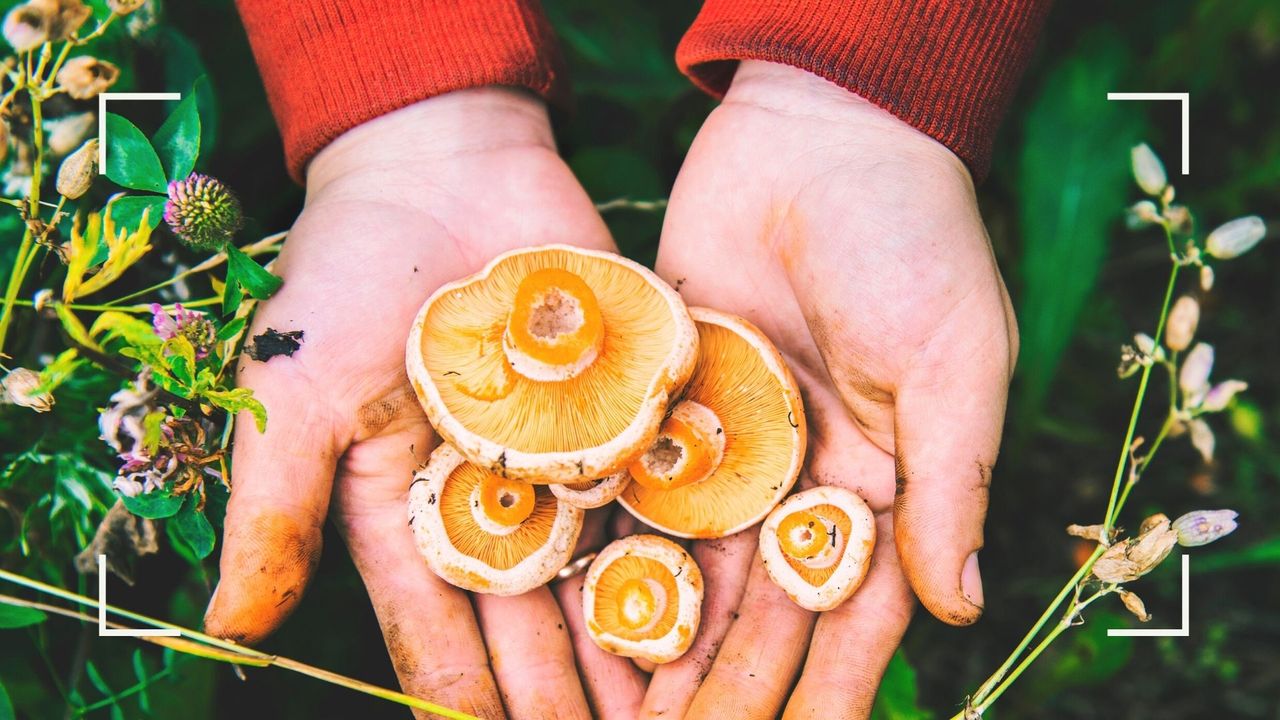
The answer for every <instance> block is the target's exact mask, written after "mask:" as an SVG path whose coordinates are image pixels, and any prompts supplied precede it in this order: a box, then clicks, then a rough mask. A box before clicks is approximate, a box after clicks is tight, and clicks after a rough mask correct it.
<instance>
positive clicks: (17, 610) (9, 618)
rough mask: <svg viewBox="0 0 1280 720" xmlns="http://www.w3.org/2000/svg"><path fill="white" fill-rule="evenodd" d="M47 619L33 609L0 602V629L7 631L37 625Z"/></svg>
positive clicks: (46, 616)
mask: <svg viewBox="0 0 1280 720" xmlns="http://www.w3.org/2000/svg"><path fill="white" fill-rule="evenodd" d="M48 617H49V616H48V615H45V614H44V613H43V612H41V611H39V610H36V609H35V608H29V607H22V606H21V605H10V604H8V603H6V602H3V601H0V629H6V630H7V629H11V628H21V627H27V626H28V625H38V624H40V623H42V622H44V621H45V619H46V618H48Z"/></svg>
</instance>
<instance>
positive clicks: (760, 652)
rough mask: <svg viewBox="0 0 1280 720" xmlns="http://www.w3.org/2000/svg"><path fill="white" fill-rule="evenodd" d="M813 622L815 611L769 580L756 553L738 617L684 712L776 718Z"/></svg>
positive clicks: (699, 715)
mask: <svg viewBox="0 0 1280 720" xmlns="http://www.w3.org/2000/svg"><path fill="white" fill-rule="evenodd" d="M813 624H814V614H813V613H811V612H809V611H808V610H805V609H803V608H801V607H799V606H798V605H796V604H795V603H793V602H791V600H790V599H789V598H788V597H787V595H786V593H785V592H783V591H782V589H781V588H779V587H778V586H777V585H774V584H773V582H772V581H771V580H769V576H768V575H767V574H766V573H765V569H764V565H763V564H762V563H761V562H760V558H759V554H758V553H757V554H756V556H755V559H754V560H753V561H752V563H751V576H750V578H749V579H748V580H747V589H746V592H745V594H744V595H743V598H742V605H741V606H740V607H739V608H738V617H737V619H735V620H734V621H733V625H732V626H731V627H730V628H729V633H728V634H727V635H725V638H724V644H723V645H722V646H721V648H720V652H719V653H718V654H717V655H716V660H715V663H714V664H713V665H712V666H711V672H710V673H708V674H707V679H706V681H705V682H703V684H702V687H701V688H699V689H698V694H697V695H695V696H694V698H693V704H692V705H691V706H690V707H689V712H688V713H687V714H686V715H685V717H686V718H715V719H718V718H741V719H743V720H753V719H757V718H758V719H759V720H771V719H772V718H776V717H777V716H778V713H779V712H780V711H781V710H782V705H783V703H784V701H785V700H786V698H787V693H788V692H789V691H790V690H791V685H792V683H793V682H795V678H796V675H797V674H798V673H799V672H800V666H801V665H802V664H803V663H804V657H805V649H806V648H807V647H809V637H810V635H811V634H812V632H813Z"/></svg>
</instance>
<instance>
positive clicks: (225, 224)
mask: <svg viewBox="0 0 1280 720" xmlns="http://www.w3.org/2000/svg"><path fill="white" fill-rule="evenodd" d="M164 219H165V222H167V223H169V227H170V228H171V229H172V230H173V232H174V234H175V235H177V236H178V238H179V239H181V240H182V241H183V242H184V243H185V244H186V245H187V247H189V248H192V249H193V250H201V251H204V250H216V249H218V248H220V247H222V244H223V243H224V242H227V241H228V240H230V239H231V238H232V237H234V236H235V234H236V231H237V230H239V229H240V223H241V222H243V219H244V218H243V215H241V212H240V201H239V200H237V199H236V196H235V195H233V194H232V193H231V191H230V190H228V189H227V186H225V185H223V184H222V183H221V182H219V181H218V180H216V179H214V178H211V177H208V176H207V175H201V174H199V173H191V174H190V175H188V176H187V178H186V179H185V180H174V181H173V182H171V183H169V200H168V202H166V203H165V204H164Z"/></svg>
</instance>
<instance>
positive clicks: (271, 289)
mask: <svg viewBox="0 0 1280 720" xmlns="http://www.w3.org/2000/svg"><path fill="white" fill-rule="evenodd" d="M224 250H225V251H226V253H227V287H228V288H230V287H232V286H233V285H236V286H239V287H241V288H244V291H245V292H247V293H249V295H250V296H251V297H253V298H255V299H257V300H266V299H267V298H269V297H271V296H272V295H273V294H275V292H276V291H277V290H279V289H280V286H281V285H282V284H283V283H284V281H283V280H281V279H280V278H279V277H277V276H275V275H272V274H271V273H270V272H268V271H267V269H266V268H264V267H262V266H261V265H259V264H258V263H256V262H254V261H253V258H251V257H249V256H248V255H245V254H244V252H242V251H241V250H240V249H239V248H237V247H235V246H233V245H227V246H226V248H224ZM231 312H235V310H234V309H233V310H231V311H228V314H230V313H231Z"/></svg>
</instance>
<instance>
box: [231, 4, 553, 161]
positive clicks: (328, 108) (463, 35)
mask: <svg viewBox="0 0 1280 720" xmlns="http://www.w3.org/2000/svg"><path fill="white" fill-rule="evenodd" d="M236 4H237V6H238V7H239V9H240V15H241V18H242V19H243V20H244V26H245V30H246V31H247V32H248V34H249V42H250V44H251V45H252V46H253V54H254V57H255V58H256V59H257V62H258V68H259V70H260V71H261V73H262V81H263V83H264V84H265V85H266V88H267V96H268V97H269V98H270V101H271V110H272V112H273V113H274V114H275V117H276V122H277V124H279V126H280V134H281V135H282V136H283V137H284V148H285V157H286V160H287V163H288V165H289V173H290V174H291V175H292V176H293V178H294V179H295V180H298V181H301V180H302V177H303V175H304V172H305V168H306V165H307V162H308V161H309V160H310V159H311V158H312V156H314V155H315V154H316V153H317V152H319V151H320V150H321V149H322V148H324V146H325V145H328V144H329V142H331V141H332V140H333V139H334V138H336V137H337V136H338V135H341V134H342V133H343V132H345V131H347V130H349V129H351V128H353V127H355V126H356V125H359V124H361V123H363V122H365V121H367V120H370V119H372V118H375V117H377V116H379V115H383V114H386V113H388V112H391V111H392V110H396V109H398V108H401V107H404V106H406V105H410V104H412V103H414V102H417V101H419V100H423V99H425V98H428V97H432V96H434V95H440V94H442V93H446V92H449V91H450V90H458V89H461V88H468V87H477V86H481V85H513V86H517V87H524V88H528V89H530V90H532V91H534V92H536V93H538V94H540V95H543V96H544V97H548V96H552V95H554V94H555V93H556V92H557V91H558V90H559V82H558V78H559V75H560V61H559V57H558V55H557V53H556V48H555V43H554V41H553V36H552V31H551V27H550V25H549V24H548V23H547V21H546V18H545V17H544V16H543V14H542V8H541V5H540V4H539V2H538V0H429V1H426V2H423V1H415V0H340V1H337V2H335V0H236Z"/></svg>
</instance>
